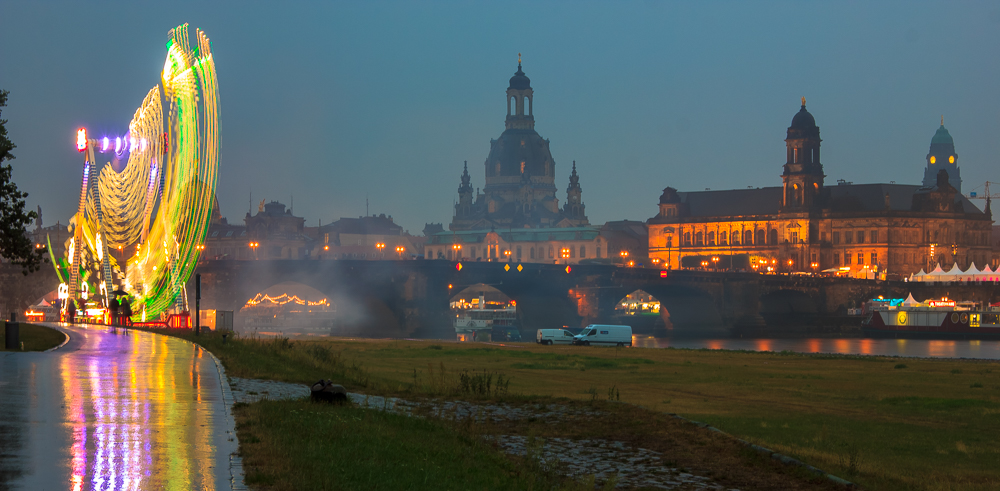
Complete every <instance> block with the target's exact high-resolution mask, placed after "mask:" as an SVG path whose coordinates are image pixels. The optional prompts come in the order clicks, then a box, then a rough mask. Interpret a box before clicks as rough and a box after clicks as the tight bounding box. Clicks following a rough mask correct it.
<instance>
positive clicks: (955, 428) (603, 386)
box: [185, 335, 1000, 490]
mask: <svg viewBox="0 0 1000 491" xmlns="http://www.w3.org/2000/svg"><path fill="white" fill-rule="evenodd" d="M185 337H188V336H185ZM189 338H190V337H189ZM198 342H200V343H201V344H202V345H204V346H205V347H207V348H208V349H210V350H212V351H213V353H216V355H217V356H219V357H220V358H221V359H222V360H223V362H224V363H225V364H226V366H227V370H228V371H229V373H230V374H231V375H233V376H239V377H252V378H270V379H275V380H284V381H289V382H298V383H311V382H313V381H314V379H318V378H319V377H321V376H322V377H328V378H333V379H334V380H338V381H343V383H344V384H345V385H346V386H348V387H349V388H351V389H354V390H358V391H363V392H367V393H379V394H398V395H404V396H405V395H409V396H420V395H453V396H454V395H459V396H460V394H454V393H448V390H450V389H449V388H453V387H455V386H456V385H457V384H456V383H454V380H456V379H457V377H458V374H459V373H461V372H462V371H463V370H487V371H490V372H502V373H504V374H505V375H506V376H509V377H510V378H511V380H512V382H511V384H510V392H511V393H513V394H520V395H521V397H516V398H514V399H516V400H518V401H520V402H521V403H527V402H532V401H533V402H534V403H545V402H548V401H551V399H550V398H563V397H564V398H568V399H571V400H575V401H581V402H575V403H581V404H583V403H590V401H592V400H595V399H607V397H608V394H614V396H613V397H614V398H616V399H617V398H619V397H620V400H621V401H623V402H628V403H631V404H634V405H638V406H641V408H646V410H644V409H640V408H632V407H631V406H621V405H608V404H604V407H606V408H607V409H608V410H609V411H611V412H612V413H614V417H616V418H621V419H620V420H619V421H618V422H617V423H618V427H617V428H614V425H608V426H611V427H612V428H608V429H602V428H599V426H600V425H559V424H551V423H552V422H525V423H524V424H523V425H520V427H518V428H501V429H497V430H496V431H503V432H505V433H512V432H514V433H516V432H535V433H536V434H538V435H540V436H570V437H584V436H588V437H594V436H601V437H616V438H617V439H622V440H626V441H632V442H633V443H637V444H642V445H643V446H644V447H645V448H653V449H657V450H660V449H665V450H667V452H668V453H667V454H666V455H667V456H669V458H671V459H673V460H674V461H675V462H678V463H679V464H682V465H690V466H691V467H692V468H697V469H700V470H701V471H702V473H706V474H711V475H713V476H714V477H716V478H719V479H722V480H723V481H724V482H732V483H734V484H742V486H741V487H743V488H747V489H753V488H774V489H780V488H782V487H787V488H793V487H800V484H801V483H802V478H801V476H797V475H795V474H794V473H791V474H789V475H787V476H785V477H786V478H787V481H788V482H786V483H784V484H781V483H780V482H779V481H780V479H781V476H778V475H777V474H776V473H779V474H780V473H781V472H783V471H781V470H780V469H779V470H776V469H774V468H772V466H770V465H769V464H768V463H760V462H755V461H754V460H753V457H752V456H751V455H747V454H746V453H740V451H739V450H738V449H734V448H729V447H727V446H726V443H724V442H721V441H719V440H718V439H716V438H714V437H703V436H702V435H701V433H704V432H701V433H695V432H692V433H690V434H685V433H684V432H685V431H687V428H686V427H684V426H678V425H677V424H676V423H672V422H671V421H670V420H669V418H661V417H660V415H662V414H663V413H665V412H673V413H678V414H681V415H683V416H686V417H689V418H692V419H696V420H699V421H703V422H706V423H709V424H712V425H713V426H716V427H718V428H720V429H722V430H724V431H727V432H729V433H731V434H733V435H736V436H739V437H741V438H745V439H748V440H750V441H753V442H755V443H758V444H760V445H763V446H766V447H769V448H772V449H774V450H776V451H779V452H782V453H785V454H787V455H790V456H793V457H796V458H800V459H802V460H804V461H806V462H807V463H810V464H812V465H815V466H817V467H820V468H822V469H824V470H827V471H828V472H831V473H833V474H835V475H839V476H841V477H844V478H847V479H850V480H853V481H856V482H858V483H860V484H863V485H864V486H865V487H867V488H869V489H879V490H882V489H886V490H904V489H906V490H909V489H927V490H946V489H947V490H980V489H982V490H985V489H997V488H998V487H1000V444H998V443H1000V442H998V438H1000V437H998V435H1000V364H998V363H996V362H975V361H960V360H932V359H898V358H883V357H845V356H821V355H798V354H784V353H747V352H731V351H729V352H727V351H708V350H673V349H666V350H659V349H614V348H578V347H558V346H557V347H542V346H535V345H511V346H508V347H499V346H488V345H487V346H483V345H459V344H454V343H434V342H426V341H374V340H372V341H352V340H334V341H324V342H293V343H287V342H260V341H253V340H242V341H238V342H236V343H231V344H228V345H226V346H223V345H221V343H220V340H219V339H218V338H217V337H215V336H214V335H213V336H203V337H202V338H201V339H198ZM524 396H533V397H524ZM642 411H645V412H642ZM642 421H646V422H647V423H646V425H645V427H644V426H643V425H642ZM534 423H537V424H534ZM612 423H613V422H612ZM671 425H673V426H671ZM633 426H634V427H633ZM581 427H584V429H581ZM677 435H681V436H683V438H679V439H677V440H676V441H674V442H673V444H674V445H680V446H682V447H683V446H684V445H685V444H686V443H690V442H689V441H685V440H694V441H695V444H694V445H688V447H686V448H683V451H682V452H680V453H674V454H670V453H669V447H670V445H658V443H657V442H662V441H667V440H670V439H672V438H676V436H677ZM658 447H660V448H658ZM699 449H711V451H710V452H708V453H707V454H703V453H702V452H701V451H700V450H699ZM713 452H714V453H715V454H716V455H719V456H721V457H722V458H718V457H716V458H715V460H720V461H722V462H723V463H725V464H726V465H723V466H721V467H720V466H716V465H713V464H712V463H711V462H703V463H702V464H701V466H700V467H698V466H699V459H702V460H713V459H712V457H711V454H712V453H713ZM706 458H707V459H706ZM755 466H756V468H755ZM741 468H742V469H743V470H741ZM747 469H749V470H750V471H751V472H749V474H760V475H764V476H765V477H763V478H762V479H761V480H758V481H752V480H751V477H749V476H748V473H747V472H744V470H747ZM768 473H770V474H772V475H771V476H770V477H767V474H768ZM813 484H814V485H818V483H813ZM806 487H808V485H806Z"/></svg>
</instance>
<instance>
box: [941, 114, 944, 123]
mask: <svg viewBox="0 0 1000 491" xmlns="http://www.w3.org/2000/svg"><path fill="white" fill-rule="evenodd" d="M941 126H944V114H942V115H941Z"/></svg>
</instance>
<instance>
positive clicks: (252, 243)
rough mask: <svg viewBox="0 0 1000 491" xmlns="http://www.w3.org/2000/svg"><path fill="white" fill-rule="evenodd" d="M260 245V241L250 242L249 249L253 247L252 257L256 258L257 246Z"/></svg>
mask: <svg viewBox="0 0 1000 491" xmlns="http://www.w3.org/2000/svg"><path fill="white" fill-rule="evenodd" d="M258 247H260V242H251V243H250V249H253V258H254V259H255V260H256V259H257V248H258Z"/></svg>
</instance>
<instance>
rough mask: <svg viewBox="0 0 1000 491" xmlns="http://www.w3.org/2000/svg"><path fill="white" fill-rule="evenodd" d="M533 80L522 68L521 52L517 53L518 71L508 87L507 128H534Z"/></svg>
mask: <svg viewBox="0 0 1000 491" xmlns="http://www.w3.org/2000/svg"><path fill="white" fill-rule="evenodd" d="M533 109H534V108H533V107H532V90H531V80H530V79H528V76H527V75H525V74H524V71H522V70H521V53H518V54H517V72H516V73H514V76H513V77H510V85H509V86H508V87H507V129H512V128H513V129H534V128H535V117H534V115H533Z"/></svg>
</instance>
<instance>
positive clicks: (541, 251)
mask: <svg viewBox="0 0 1000 491" xmlns="http://www.w3.org/2000/svg"><path fill="white" fill-rule="evenodd" d="M609 256H610V254H609V252H608V246H607V239H605V238H604V237H603V236H602V235H601V230H600V228H599V227H562V228H534V229H531V228H512V229H508V230H502V231H497V230H463V231H452V232H440V233H437V234H434V235H432V236H430V237H428V238H427V242H426V243H425V244H424V257H425V258H426V259H445V260H449V261H501V262H514V263H547V264H577V263H579V262H581V261H584V260H590V261H593V262H596V261H597V260H598V259H601V258H605V259H606V258H608V257H609Z"/></svg>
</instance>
